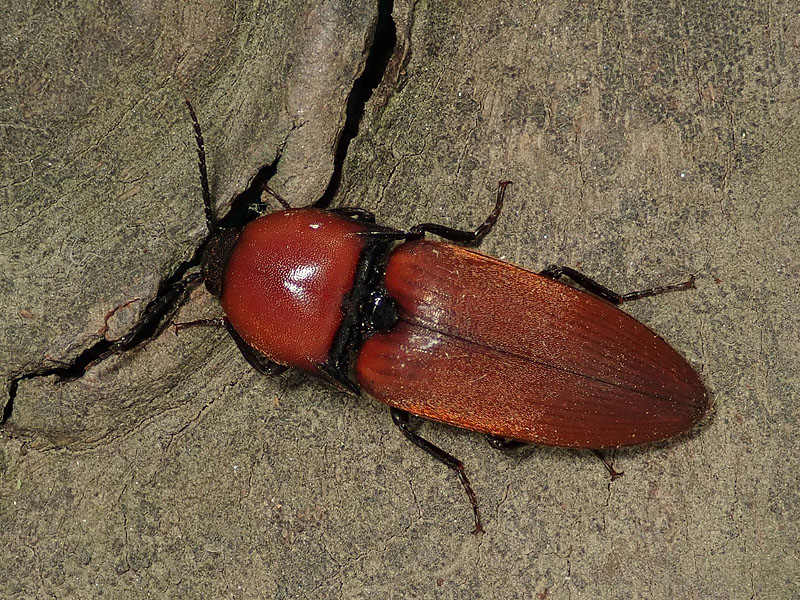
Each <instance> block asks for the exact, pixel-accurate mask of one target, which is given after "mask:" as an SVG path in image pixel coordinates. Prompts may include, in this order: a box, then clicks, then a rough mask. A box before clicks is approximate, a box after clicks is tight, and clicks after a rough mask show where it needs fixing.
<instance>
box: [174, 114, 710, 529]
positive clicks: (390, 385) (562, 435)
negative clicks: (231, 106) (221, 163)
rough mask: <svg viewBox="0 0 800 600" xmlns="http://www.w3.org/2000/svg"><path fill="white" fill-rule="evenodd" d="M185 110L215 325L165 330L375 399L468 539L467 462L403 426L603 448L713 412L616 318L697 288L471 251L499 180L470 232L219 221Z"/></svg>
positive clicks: (693, 376) (346, 222)
mask: <svg viewBox="0 0 800 600" xmlns="http://www.w3.org/2000/svg"><path fill="white" fill-rule="evenodd" d="M187 106H189V111H190V114H191V117H192V121H193V123H194V128H195V135H196V139H197V152H198V158H199V168H200V175H201V184H202V190H203V199H204V205H205V211H206V220H207V223H208V228H209V232H210V234H209V239H208V241H207V244H206V248H205V252H204V256H203V260H202V265H201V273H202V276H203V279H204V280H205V283H206V287H207V288H208V290H209V292H210V293H212V294H213V295H215V296H217V297H219V301H220V304H221V306H222V309H223V310H224V312H225V317H224V318H222V319H206V320H202V321H194V322H191V323H183V324H179V325H178V326H177V328H185V327H188V326H193V325H221V326H224V327H225V328H227V330H228V331H229V332H230V334H231V336H232V337H233V339H234V340H235V342H236V344H237V346H238V347H239V349H240V350H241V352H242V354H243V355H244V357H245V359H246V360H247V361H248V362H249V363H250V364H251V365H252V366H253V367H254V368H255V369H257V370H258V371H259V372H261V373H264V374H267V375H276V374H279V373H280V372H282V371H283V370H285V369H286V368H295V369H301V370H303V371H305V372H307V373H310V374H312V375H314V376H317V377H320V378H322V379H325V380H327V381H329V382H330V383H331V384H333V385H334V386H336V387H338V388H339V389H341V390H344V391H347V392H351V393H353V394H357V395H358V394H360V393H361V392H366V393H367V394H368V395H370V396H372V397H373V398H376V399H377V400H380V401H381V402H383V403H385V404H387V405H388V406H389V407H390V408H391V414H392V418H393V421H394V423H395V424H396V425H397V426H398V427H399V428H400V430H401V431H402V433H403V435H405V436H406V437H407V438H408V439H409V440H411V441H412V442H413V443H414V444H416V445H417V446H419V447H420V448H422V449H424V450H425V451H426V452H428V453H430V454H431V455H433V456H434V457H435V458H437V459H438V460H440V461H442V462H443V463H445V464H446V465H447V466H449V467H450V468H452V469H454V470H455V471H456V473H457V474H458V476H459V478H460V480H461V483H462V485H463V486H464V489H465V491H466V492H467V494H468V496H469V499H470V503H471V505H472V509H473V516H474V522H475V530H476V531H479V530H481V527H482V526H481V521H480V516H479V512H478V504H477V500H476V497H475V494H474V493H473V490H472V487H471V485H470V483H469V480H468V478H467V476H466V474H465V472H464V468H463V465H462V463H461V462H460V461H459V460H457V459H456V458H455V457H453V456H451V455H450V454H448V453H447V452H445V451H443V450H442V449H440V448H438V447H437V446H435V445H433V444H432V443H431V442H429V441H428V440H426V439H424V438H422V437H421V436H419V434H417V433H416V432H414V431H412V430H411V429H410V427H409V417H410V415H416V416H419V417H423V418H425V419H431V420H434V421H440V422H443V423H447V424H450V425H454V426H456V427H461V428H463V429H468V430H472V431H476V432H480V433H484V434H487V435H488V436H489V438H490V441H491V442H492V443H493V445H495V446H498V447H509V446H511V445H515V444H517V443H531V444H544V445H549V446H562V447H571V448H588V449H601V448H616V447H620V446H629V445H634V444H643V443H647V442H653V441H656V440H663V439H665V438H669V437H672V436H675V435H678V434H680V433H682V432H685V431H687V430H688V429H690V428H691V427H692V426H693V425H694V424H695V423H697V422H698V421H699V420H701V419H702V418H703V416H704V415H705V414H706V413H707V412H708V410H709V408H710V399H709V396H708V394H707V392H706V389H705V387H704V386H703V383H702V382H701V380H700V378H699V377H698V375H697V373H696V372H695V371H694V369H692V367H691V366H690V365H689V364H688V363H687V362H686V360H685V359H683V358H682V357H681V356H680V355H679V354H678V353H677V352H676V351H675V350H674V349H673V348H672V347H670V346H669V344H667V343H666V342H665V341H664V340H663V339H662V338H661V337H659V336H658V335H657V334H656V333H654V332H653V331H651V330H650V329H649V328H647V327H646V326H644V325H642V324H641V323H639V322H638V321H636V320H635V319H634V318H633V317H631V316H629V315H627V314H626V313H624V312H622V311H621V310H620V309H619V308H617V305H619V304H621V303H623V302H626V301H631V300H636V299H639V298H643V297H647V296H654V295H657V294H660V293H663V292H669V291H673V290H679V289H686V288H689V287H692V286H693V284H694V278H691V279H690V280H689V281H686V282H684V283H682V284H679V285H674V286H666V287H660V288H653V289H648V290H643V291H640V292H633V293H630V294H616V293H615V292H612V291H611V290H609V289H608V288H605V287H603V286H602V285H600V284H598V283H597V282H595V281H593V280H592V279H590V278H589V277H587V276H585V275H583V274H581V273H579V272H578V271H575V270H574V269H570V268H568V267H562V266H550V267H548V268H547V269H545V270H544V271H542V272H540V273H534V272H531V271H528V270H526V269H523V268H520V267H517V266H514V265H511V264H509V263H506V262H502V261H499V260H497V259H494V258H491V257H488V256H484V255H482V254H479V253H477V252H474V251H472V250H469V249H466V248H465V247H464V246H467V245H468V246H475V245H477V244H479V243H480V241H481V239H483V237H484V236H485V235H486V234H487V233H489V231H490V230H491V228H492V227H493V226H494V224H495V222H496V221H497V218H498V216H499V215H500V212H501V209H502V206H503V199H504V196H505V192H506V188H507V187H508V185H509V183H510V182H507V181H503V182H500V184H499V186H498V190H497V197H496V201H495V206H494V209H493V210H492V212H491V214H490V215H489V217H488V218H487V219H486V220H485V221H484V222H483V223H482V224H481V225H480V226H479V227H478V228H477V229H475V230H474V231H462V230H458V229H453V228H451V227H448V226H444V225H438V224H433V223H423V224H420V225H415V226H414V227H411V229H409V230H408V231H403V230H398V229H394V228H391V227H385V226H382V225H379V224H377V223H375V218H374V216H373V215H372V214H371V213H370V212H369V211H366V210H364V209H361V208H334V209H330V210H323V209H317V208H298V209H294V208H291V207H290V206H289V204H288V203H287V202H286V201H285V200H283V198H281V197H280V196H279V195H278V194H277V193H275V192H274V191H272V190H271V189H269V188H268V187H266V186H264V191H266V192H268V193H269V194H271V195H272V196H274V197H275V198H276V199H277V200H278V201H279V202H280V203H281V204H282V206H283V210H279V211H276V212H272V213H270V214H266V215H263V216H260V217H258V218H256V219H255V220H253V221H251V222H249V223H248V224H247V225H245V226H244V227H243V228H241V229H232V228H224V227H220V226H219V225H218V220H217V219H216V218H215V215H214V208H213V206H212V203H211V196H210V193H209V187H208V176H207V173H206V161H205V149H204V142H203V137H202V133H201V129H200V125H199V123H198V120H197V117H196V115H195V112H194V110H193V109H192V107H191V105H190V104H189V102H188V101H187ZM426 235H434V236H437V237H439V238H442V239H445V240H448V241H449V242H455V244H452V243H445V242H441V241H435V240H430V239H426ZM456 244H458V245H456ZM560 279H569V280H571V281H572V282H573V283H576V284H578V285H579V286H580V287H581V288H582V289H578V288H576V287H572V286H570V285H567V284H565V283H562V282H561V281H560Z"/></svg>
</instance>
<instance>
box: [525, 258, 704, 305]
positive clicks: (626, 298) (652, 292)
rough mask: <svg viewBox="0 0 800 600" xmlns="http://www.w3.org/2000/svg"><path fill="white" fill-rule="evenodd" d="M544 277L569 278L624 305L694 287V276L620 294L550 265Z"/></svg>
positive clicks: (587, 278) (575, 272) (574, 271)
mask: <svg viewBox="0 0 800 600" xmlns="http://www.w3.org/2000/svg"><path fill="white" fill-rule="evenodd" d="M539 274H540V275H543V276H544V277H548V278H550V279H560V278H561V277H567V278H569V279H571V280H572V281H574V282H575V283H577V284H578V285H580V286H581V287H582V288H584V289H585V290H587V291H589V292H591V293H592V294H594V295H596V296H600V297H601V298H603V299H605V300H608V301H609V302H611V303H612V304H622V303H623V302H630V301H631V300H639V299H640V298H648V297H649V296H657V295H659V294H663V293H665V292H674V291H677V290H688V289H690V288H693V287H694V275H692V276H691V277H689V279H688V280H687V281H684V282H683V283H679V284H677V285H664V286H661V287H654V288H649V289H646V290H640V291H638V292H628V293H627V294H618V293H616V292H614V291H612V290H610V289H608V288H607V287H605V286H603V285H600V284H599V283H597V282H596V281H595V280H594V279H591V278H589V277H587V276H586V275H584V274H583V273H581V272H579V271H576V270H575V269H571V268H569V267H561V266H558V265H550V266H549V267H547V268H546V269H545V270H544V271H542V272H541V273H539Z"/></svg>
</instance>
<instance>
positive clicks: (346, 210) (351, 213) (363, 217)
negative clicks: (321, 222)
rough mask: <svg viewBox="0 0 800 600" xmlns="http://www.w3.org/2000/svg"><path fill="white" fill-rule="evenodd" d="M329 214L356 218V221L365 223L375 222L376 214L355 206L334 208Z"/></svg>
mask: <svg viewBox="0 0 800 600" xmlns="http://www.w3.org/2000/svg"><path fill="white" fill-rule="evenodd" d="M328 212H332V213H336V214H337V215H341V216H343V217H355V218H356V221H363V222H365V223H374V222H375V213H373V212H372V211H370V210H367V209H366V208H358V207H355V206H340V207H338V208H332V209H330V210H329V211H328Z"/></svg>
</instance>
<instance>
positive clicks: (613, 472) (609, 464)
mask: <svg viewBox="0 0 800 600" xmlns="http://www.w3.org/2000/svg"><path fill="white" fill-rule="evenodd" d="M592 453H594V455H595V456H596V457H597V458H599V459H600V460H601V461H602V463H603V464H604V465H605V467H606V469H607V470H608V474H609V475H611V481H616V480H617V479H618V478H620V477H622V476H623V475H625V471H617V470H616V469H614V463H613V462H611V461H609V460H608V459H607V458H606V457H605V456H604V455H603V453H602V452H600V450H594V449H593V450H592Z"/></svg>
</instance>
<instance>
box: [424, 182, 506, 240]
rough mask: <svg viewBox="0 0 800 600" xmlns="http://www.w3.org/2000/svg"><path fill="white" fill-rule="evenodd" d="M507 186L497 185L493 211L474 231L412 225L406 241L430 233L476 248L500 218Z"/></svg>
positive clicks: (504, 183)
mask: <svg viewBox="0 0 800 600" xmlns="http://www.w3.org/2000/svg"><path fill="white" fill-rule="evenodd" d="M509 185H511V182H510V181H501V182H500V183H499V184H498V186H497V199H496V200H495V204H494V209H493V210H492V212H491V213H490V214H489V216H488V217H486V220H485V221H484V222H483V223H481V224H480V226H479V227H478V228H477V229H476V230H475V231H463V230H461V229H453V228H452V227H446V226H445V225H437V224H436V223H421V224H420V225H414V227H412V228H411V229H410V230H409V232H408V239H418V238H421V237H423V236H424V235H425V233H432V234H434V235H438V236H439V237H441V238H444V239H446V240H450V241H451V242H459V243H461V244H466V245H469V246H477V245H478V244H480V243H481V240H482V239H483V238H484V237H485V236H486V234H487V233H489V232H490V231H491V230H492V227H494V224H495V223H496V222H497V217H499V216H500V211H501V210H503V198H504V197H505V195H506V188H507V187H508V186H509Z"/></svg>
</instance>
